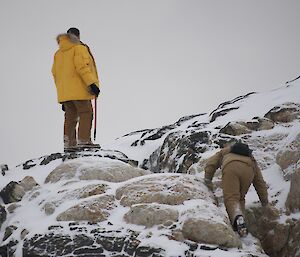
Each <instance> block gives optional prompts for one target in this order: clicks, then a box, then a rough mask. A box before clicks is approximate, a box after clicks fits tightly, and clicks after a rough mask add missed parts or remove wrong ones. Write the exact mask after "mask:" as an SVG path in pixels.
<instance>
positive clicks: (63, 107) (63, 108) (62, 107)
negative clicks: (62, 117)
mask: <svg viewBox="0 0 300 257" xmlns="http://www.w3.org/2000/svg"><path fill="white" fill-rule="evenodd" d="M61 109H62V110H63V111H64V112H65V111H66V109H65V106H64V104H62V105H61Z"/></svg>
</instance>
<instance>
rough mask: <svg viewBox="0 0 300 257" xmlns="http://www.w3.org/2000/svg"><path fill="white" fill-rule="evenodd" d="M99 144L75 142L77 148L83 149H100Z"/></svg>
mask: <svg viewBox="0 0 300 257" xmlns="http://www.w3.org/2000/svg"><path fill="white" fill-rule="evenodd" d="M100 148H101V146H100V145H99V144H93V143H87V144H77V146H76V149H77V150H85V149H87V150H88V149H100Z"/></svg>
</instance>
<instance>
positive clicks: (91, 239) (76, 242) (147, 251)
mask: <svg viewBox="0 0 300 257" xmlns="http://www.w3.org/2000/svg"><path fill="white" fill-rule="evenodd" d="M109 234H111V235H109ZM137 236H138V233H136V232H133V231H128V234H127V236H124V234H122V235H121V233H120V231H104V230H102V229H95V230H93V231H91V235H89V236H87V235H83V234H76V235H75V236H74V237H73V238H72V237H71V236H69V235H62V234H54V233H50V234H47V235H35V236H34V237H32V238H30V239H26V240H25V241H24V246H23V256H24V257H42V256H43V257H48V256H49V257H50V256H63V255H70V256H74V257H75V256H78V257H79V256H84V257H87V256H95V257H96V256H97V257H105V256H108V255H107V254H109V256H124V257H130V256H140V257H143V256H144V257H148V256H149V257H150V256H157V257H163V256H164V251H163V250H162V249H159V248H155V247H150V246H147V247H145V246H139V244H140V241H139V240H137V239H136V238H137ZM45 253H46V254H45Z"/></svg>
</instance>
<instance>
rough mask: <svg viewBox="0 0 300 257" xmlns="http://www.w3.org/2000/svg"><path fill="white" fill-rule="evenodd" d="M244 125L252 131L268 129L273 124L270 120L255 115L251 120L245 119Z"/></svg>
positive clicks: (272, 126)
mask: <svg viewBox="0 0 300 257" xmlns="http://www.w3.org/2000/svg"><path fill="white" fill-rule="evenodd" d="M245 125H246V127H247V128H248V129H251V130H254V131H260V130H269V129H272V128H274V126H275V124H274V122H273V121H272V120H270V119H267V118H260V117H255V118H253V119H252V121H247V122H246V124H245Z"/></svg>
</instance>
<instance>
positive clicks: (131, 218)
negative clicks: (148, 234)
mask: <svg viewBox="0 0 300 257" xmlns="http://www.w3.org/2000/svg"><path fill="white" fill-rule="evenodd" d="M178 217H179V212H178V211H177V210H174V209H171V208H169V207H168V206H166V205H162V204H153V203H152V204H135V205H132V206H131V207H130V210H129V211H128V212H127V213H125V215H124V220H125V221H126V222H128V223H132V224H136V225H143V226H145V227H147V228H149V227H153V226H155V225H168V226H170V225H171V224H172V223H173V222H176V221H178Z"/></svg>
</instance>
